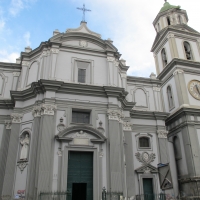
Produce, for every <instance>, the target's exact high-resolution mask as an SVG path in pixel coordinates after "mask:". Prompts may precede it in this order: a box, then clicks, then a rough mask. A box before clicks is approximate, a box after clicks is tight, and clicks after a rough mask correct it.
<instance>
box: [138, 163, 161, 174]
mask: <svg viewBox="0 0 200 200" xmlns="http://www.w3.org/2000/svg"><path fill="white" fill-rule="evenodd" d="M135 171H136V172H137V173H143V174H151V173H158V169H157V168H156V167H154V166H153V165H150V164H146V165H143V166H141V167H139V168H137V169H136V170H135Z"/></svg>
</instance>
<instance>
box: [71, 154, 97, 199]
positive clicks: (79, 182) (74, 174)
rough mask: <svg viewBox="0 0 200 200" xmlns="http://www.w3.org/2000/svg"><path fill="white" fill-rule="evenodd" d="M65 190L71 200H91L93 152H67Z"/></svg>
mask: <svg viewBox="0 0 200 200" xmlns="http://www.w3.org/2000/svg"><path fill="white" fill-rule="evenodd" d="M67 190H68V191H69V192H70V193H71V200H80V199H82V200H92V199H93V152H79V151H69V153H68V177H67Z"/></svg>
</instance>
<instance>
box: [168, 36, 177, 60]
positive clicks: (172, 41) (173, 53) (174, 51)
mask: <svg viewBox="0 0 200 200" xmlns="http://www.w3.org/2000/svg"><path fill="white" fill-rule="evenodd" d="M167 38H168V41H169V47H170V51H171V56H172V59H173V58H178V50H177V46H176V41H175V37H174V34H172V33H170V34H169V35H168V36H167Z"/></svg>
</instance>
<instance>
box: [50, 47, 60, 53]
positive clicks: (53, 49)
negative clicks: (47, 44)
mask: <svg viewBox="0 0 200 200" xmlns="http://www.w3.org/2000/svg"><path fill="white" fill-rule="evenodd" d="M51 52H52V53H55V54H57V53H59V49H56V48H51Z"/></svg>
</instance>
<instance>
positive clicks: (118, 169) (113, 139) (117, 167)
mask: <svg viewBox="0 0 200 200" xmlns="http://www.w3.org/2000/svg"><path fill="white" fill-rule="evenodd" d="M107 114H108V120H109V121H108V130H109V142H110V176H111V177H110V179H111V183H110V186H111V188H110V190H111V191H110V192H122V191H123V189H122V166H121V163H122V160H121V158H122V152H121V142H122V141H121V135H120V134H121V131H120V125H119V120H120V119H121V118H122V116H123V114H122V111H120V110H108V111H107ZM108 190H109V189H108Z"/></svg>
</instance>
